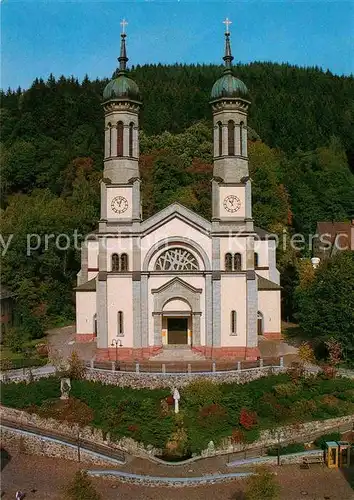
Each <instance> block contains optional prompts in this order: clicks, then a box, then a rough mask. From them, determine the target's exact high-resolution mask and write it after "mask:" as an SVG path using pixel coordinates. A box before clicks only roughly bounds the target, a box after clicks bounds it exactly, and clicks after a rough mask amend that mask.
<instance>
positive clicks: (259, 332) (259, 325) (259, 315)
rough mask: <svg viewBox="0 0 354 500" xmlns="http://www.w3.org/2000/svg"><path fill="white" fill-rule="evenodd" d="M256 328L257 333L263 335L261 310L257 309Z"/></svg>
mask: <svg viewBox="0 0 354 500" xmlns="http://www.w3.org/2000/svg"><path fill="white" fill-rule="evenodd" d="M257 330H258V335H263V314H262V313H261V311H258V313H257Z"/></svg>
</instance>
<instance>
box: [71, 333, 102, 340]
mask: <svg viewBox="0 0 354 500" xmlns="http://www.w3.org/2000/svg"><path fill="white" fill-rule="evenodd" d="M96 338H97V337H96V335H95V334H94V333H76V334H75V342H92V341H93V340H96Z"/></svg>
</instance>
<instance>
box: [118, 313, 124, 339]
mask: <svg viewBox="0 0 354 500" xmlns="http://www.w3.org/2000/svg"><path fill="white" fill-rule="evenodd" d="M123 335H124V318H123V311H118V317H117V336H118V337H119V336H120V337H122V336H123Z"/></svg>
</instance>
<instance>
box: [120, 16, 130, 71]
mask: <svg viewBox="0 0 354 500" xmlns="http://www.w3.org/2000/svg"><path fill="white" fill-rule="evenodd" d="M127 24H128V23H127V21H126V20H125V19H124V18H123V20H122V22H121V23H120V25H121V26H122V33H121V35H120V36H121V42H120V55H119V57H118V62H119V71H120V72H122V71H125V70H126V69H127V62H128V58H127V49H126V47H125V38H126V36H127V35H126V33H125V27H126V26H127Z"/></svg>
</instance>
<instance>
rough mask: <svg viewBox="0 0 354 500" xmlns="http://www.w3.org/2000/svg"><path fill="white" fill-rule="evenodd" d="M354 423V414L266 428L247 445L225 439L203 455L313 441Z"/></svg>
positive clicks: (208, 455) (348, 428) (349, 427)
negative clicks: (220, 444)
mask: <svg viewBox="0 0 354 500" xmlns="http://www.w3.org/2000/svg"><path fill="white" fill-rule="evenodd" d="M353 425H354V415H346V416H344V417H337V418H330V419H327V420H315V421H313V422H305V423H303V424H294V425H287V426H282V427H277V428H276V429H274V430H264V431H262V432H261V433H260V438H259V439H258V440H257V441H255V442H253V443H251V444H250V445H249V446H247V447H245V446H244V445H242V444H236V445H233V444H232V443H231V442H230V440H225V443H224V445H223V446H220V447H219V448H216V449H212V447H210V448H209V449H207V450H204V451H203V452H202V456H203V457H210V456H215V455H223V454H225V453H235V452H239V451H244V450H249V449H252V448H269V447H272V446H276V445H277V444H278V443H293V442H300V443H301V442H312V441H314V440H315V439H316V438H317V437H319V436H321V435H323V434H328V433H329V432H335V431H338V430H351V429H352V428H353Z"/></svg>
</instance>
